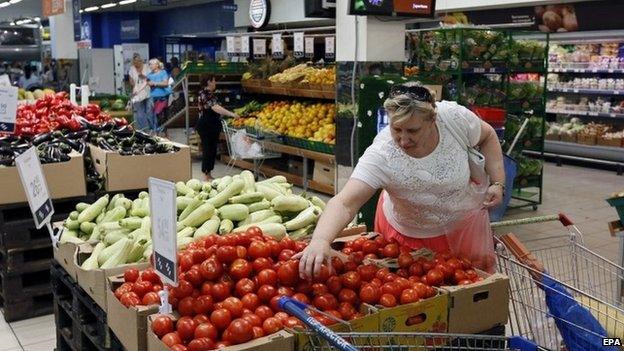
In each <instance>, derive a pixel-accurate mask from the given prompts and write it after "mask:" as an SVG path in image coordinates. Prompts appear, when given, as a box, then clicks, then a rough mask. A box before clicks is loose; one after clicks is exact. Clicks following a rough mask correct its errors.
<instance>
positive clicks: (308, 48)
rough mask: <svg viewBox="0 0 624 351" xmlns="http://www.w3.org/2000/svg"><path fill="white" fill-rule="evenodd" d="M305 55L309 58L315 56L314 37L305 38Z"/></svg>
mask: <svg viewBox="0 0 624 351" xmlns="http://www.w3.org/2000/svg"><path fill="white" fill-rule="evenodd" d="M305 55H306V56H309V57H313V56H314V37H306V38H305Z"/></svg>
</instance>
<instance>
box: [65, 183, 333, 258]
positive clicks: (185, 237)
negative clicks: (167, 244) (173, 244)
mask: <svg viewBox="0 0 624 351" xmlns="http://www.w3.org/2000/svg"><path fill="white" fill-rule="evenodd" d="M176 190H177V193H178V196H177V199H176V203H177V210H178V221H177V231H178V232H177V241H178V248H179V249H184V248H185V247H186V246H187V245H188V244H190V243H192V242H193V241H195V240H198V239H200V238H202V237H205V236H208V235H211V234H219V235H223V234H227V233H236V232H242V231H245V230H246V229H247V228H249V227H251V226H258V227H259V228H260V229H262V231H263V232H264V234H266V235H270V236H272V237H274V238H276V239H277V240H281V239H282V238H284V237H285V236H287V235H288V236H289V237H291V238H292V239H294V240H302V239H306V238H307V237H309V236H310V235H311V234H312V232H313V230H314V227H315V225H316V222H317V220H318V217H319V215H320V214H321V212H322V211H323V209H324V208H325V203H324V202H323V201H322V200H321V199H319V198H318V197H316V196H312V197H306V196H303V195H294V194H293V193H292V184H289V183H288V182H287V181H286V178H285V177H283V176H275V177H273V178H270V179H266V180H263V181H260V182H256V181H255V179H254V176H253V174H252V173H251V172H249V171H243V172H241V173H240V174H238V175H235V176H226V177H223V178H219V179H215V180H214V181H212V182H202V181H200V180H197V179H191V180H189V181H188V182H186V183H184V182H178V183H177V184H176ZM149 215H150V204H149V194H148V193H147V192H141V193H140V194H139V197H138V198H136V199H135V200H130V199H128V198H126V197H125V196H124V195H123V194H116V195H114V196H112V197H110V196H109V195H104V196H102V197H101V198H99V199H98V200H97V201H95V202H94V203H92V204H86V203H79V204H77V205H76V210H75V211H74V212H72V213H71V214H70V216H69V218H67V220H65V222H64V227H65V230H64V232H63V235H62V236H61V239H60V241H59V242H60V243H64V242H72V243H76V244H81V243H85V242H86V243H89V244H91V245H94V246H95V247H94V249H93V253H92V255H91V256H90V257H89V258H88V259H87V260H86V261H85V262H84V263H83V264H82V268H83V269H98V268H111V267H117V266H120V265H123V264H126V263H136V262H143V261H146V260H148V259H149V257H150V255H151V253H152V240H151V222H150V217H149Z"/></svg>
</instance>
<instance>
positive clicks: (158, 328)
mask: <svg viewBox="0 0 624 351" xmlns="http://www.w3.org/2000/svg"><path fill="white" fill-rule="evenodd" d="M152 331H153V332H154V334H156V335H158V337H159V338H162V337H163V336H164V335H165V334H167V333H171V332H172V331H173V319H171V317H169V316H167V315H160V316H158V317H156V318H155V319H154V321H153V322H152Z"/></svg>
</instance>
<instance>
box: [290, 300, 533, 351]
mask: <svg viewBox="0 0 624 351" xmlns="http://www.w3.org/2000/svg"><path fill="white" fill-rule="evenodd" d="M279 304H280V307H281V308H282V309H283V310H285V311H286V312H288V313H290V314H292V315H293V316H295V317H297V318H298V319H299V320H301V321H302V322H303V323H304V324H305V325H306V326H307V327H308V329H306V330H304V331H301V333H302V334H303V335H304V336H305V337H306V338H307V339H309V340H310V343H309V345H306V347H305V348H304V349H305V350H306V351H313V350H318V351H323V350H336V349H337V350H340V351H357V350H376V351H386V350H387V351H415V350H418V351H421V350H422V351H425V350H426V351H429V350H433V351H437V350H444V351H447V350H448V351H460V350H461V351H466V350H477V351H503V350H519V351H535V350H541V349H540V348H538V346H537V345H536V344H534V343H532V342H530V341H528V340H526V339H524V338H522V337H504V336H491V335H469V334H442V333H406V332H403V333H358V332H351V331H349V332H333V331H331V330H330V329H328V328H326V327H325V326H323V325H322V324H320V323H319V322H318V321H317V320H316V319H314V318H313V317H312V315H311V314H308V313H306V310H309V311H311V313H321V314H323V315H325V316H326V317H328V318H330V319H333V320H335V321H336V322H337V323H343V324H344V325H345V327H346V328H347V329H349V328H350V327H349V324H348V323H346V322H344V321H340V320H337V319H335V317H333V316H331V315H329V314H325V313H323V312H322V311H319V310H317V309H315V308H314V307H311V306H308V305H306V304H304V303H302V302H299V301H297V300H295V299H293V298H290V297H288V296H282V297H281V298H280V300H279Z"/></svg>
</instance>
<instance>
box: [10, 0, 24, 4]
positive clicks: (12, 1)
mask: <svg viewBox="0 0 624 351" xmlns="http://www.w3.org/2000/svg"><path fill="white" fill-rule="evenodd" d="M20 1H22V0H9V4H17V3H18V2H20Z"/></svg>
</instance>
